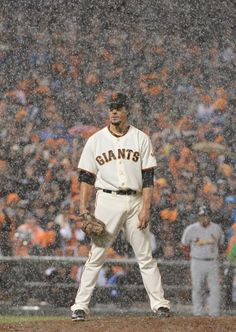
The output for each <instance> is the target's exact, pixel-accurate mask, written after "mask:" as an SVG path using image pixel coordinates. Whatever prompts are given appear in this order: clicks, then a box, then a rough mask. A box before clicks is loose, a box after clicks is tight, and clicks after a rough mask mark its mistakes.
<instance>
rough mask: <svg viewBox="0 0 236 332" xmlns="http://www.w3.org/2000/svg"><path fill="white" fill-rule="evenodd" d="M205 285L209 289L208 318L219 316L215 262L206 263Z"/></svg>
mask: <svg viewBox="0 0 236 332" xmlns="http://www.w3.org/2000/svg"><path fill="white" fill-rule="evenodd" d="M208 263H209V265H208V276H207V283H208V289H209V297H208V308H209V314H210V316H219V314H220V281H219V266H218V262H217V261H212V262H208Z"/></svg>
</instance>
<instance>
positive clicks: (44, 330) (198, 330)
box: [0, 315, 236, 332]
mask: <svg viewBox="0 0 236 332" xmlns="http://www.w3.org/2000/svg"><path fill="white" fill-rule="evenodd" d="M21 331H22V332H23V331H24V332H78V331H81V332H82V331H83V332H95V331H99V332H118V331H119V332H121V331H122V332H144V331H145V332H154V331H155V332H180V331H181V332H183V331H184V332H189V331H190V332H191V331H194V332H211V331H212V332H235V331H236V317H229V316H225V317H219V318H210V317H181V316H178V317H175V316H173V317H170V318H156V317H150V316H130V315H128V316H126V315H123V316H92V315H91V316H89V317H88V319H87V320H86V321H84V322H72V321H71V320H70V319H69V318H68V319H65V320H58V321H55V320H53V321H50V320H49V321H34V322H24V323H23V322H19V323H12V324H2V325H0V332H21Z"/></svg>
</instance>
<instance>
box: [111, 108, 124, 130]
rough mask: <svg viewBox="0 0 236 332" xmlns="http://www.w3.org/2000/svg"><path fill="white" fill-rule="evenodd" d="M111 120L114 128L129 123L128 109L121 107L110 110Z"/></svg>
mask: <svg viewBox="0 0 236 332" xmlns="http://www.w3.org/2000/svg"><path fill="white" fill-rule="evenodd" d="M109 120H110V123H111V124H112V125H114V126H120V125H122V124H125V123H126V122H127V110H126V108H125V107H124V106H123V107H119V108H114V109H112V110H109Z"/></svg>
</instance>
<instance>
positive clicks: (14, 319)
mask: <svg viewBox="0 0 236 332" xmlns="http://www.w3.org/2000/svg"><path fill="white" fill-rule="evenodd" d="M60 319H61V320H64V319H68V317H65V316H10V315H9V316H8V315H6V316H5V315H4V316H0V324H3V323H19V322H29V321H45V320H60Z"/></svg>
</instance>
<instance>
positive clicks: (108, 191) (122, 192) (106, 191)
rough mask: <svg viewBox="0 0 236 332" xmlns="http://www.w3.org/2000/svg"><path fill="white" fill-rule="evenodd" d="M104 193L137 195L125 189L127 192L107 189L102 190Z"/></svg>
mask: <svg viewBox="0 0 236 332" xmlns="http://www.w3.org/2000/svg"><path fill="white" fill-rule="evenodd" d="M102 191H103V192H104V193H108V194H113V193H114V194H116V195H135V194H137V191H135V190H132V189H127V190H109V189H102Z"/></svg>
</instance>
